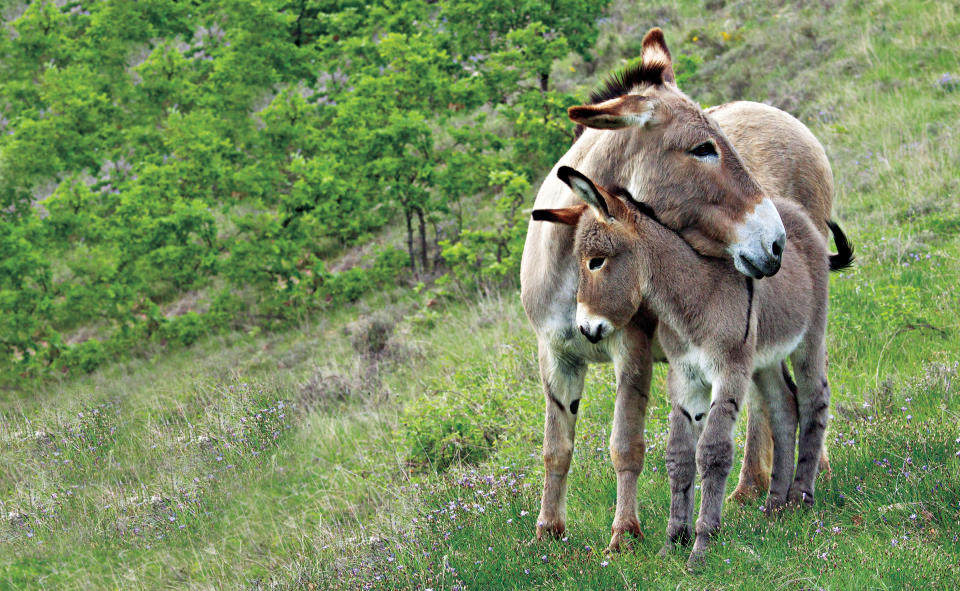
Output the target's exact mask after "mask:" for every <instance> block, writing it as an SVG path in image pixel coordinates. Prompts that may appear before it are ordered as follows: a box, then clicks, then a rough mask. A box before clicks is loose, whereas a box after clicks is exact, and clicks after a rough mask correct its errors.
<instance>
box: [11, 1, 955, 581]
mask: <svg viewBox="0 0 960 591" xmlns="http://www.w3.org/2000/svg"><path fill="white" fill-rule="evenodd" d="M678 6H679V7H678V8H660V7H656V6H653V5H651V4H649V3H646V2H643V3H639V5H637V6H634V5H633V4H632V3H615V4H614V5H613V7H612V8H611V9H610V12H609V14H606V15H604V16H603V17H602V20H601V34H600V39H599V41H598V42H597V46H596V49H595V58H594V59H593V60H591V61H589V62H588V61H584V60H583V58H582V57H579V56H574V55H571V56H568V57H567V58H565V59H562V60H560V61H558V62H557V63H555V64H554V70H553V74H552V76H553V79H555V80H556V84H557V86H558V88H560V89H561V90H564V91H567V92H571V93H574V94H577V95H579V96H581V97H584V96H585V95H586V93H587V91H588V89H589V88H590V87H591V86H592V85H593V84H594V83H596V82H597V80H599V78H601V77H602V76H604V75H606V73H607V72H609V71H610V70H611V69H612V68H615V67H618V66H619V65H620V64H622V63H623V61H624V60H627V59H630V58H633V57H635V55H636V53H637V49H638V46H639V41H640V38H641V37H642V35H643V33H644V32H645V31H646V29H647V28H648V27H649V26H653V25H659V26H662V27H663V28H664V30H665V32H666V36H667V41H668V43H669V44H670V46H671V49H672V50H673V52H674V54H675V56H677V62H678V66H679V67H678V70H680V72H679V74H680V79H681V84H682V85H683V88H684V89H685V90H686V91H687V92H688V94H690V95H691V96H692V97H693V98H694V99H696V100H699V101H701V102H702V103H704V104H705V105H708V104H717V103H720V102H723V101H726V100H733V99H752V100H760V101H767V102H770V103H772V104H775V105H777V106H781V107H783V108H786V109H788V110H790V111H791V112H793V113H794V114H796V115H797V116H799V117H801V118H802V120H803V121H804V122H805V123H806V124H807V125H809V126H810V128H811V129H812V130H813V132H814V134H815V135H816V136H817V137H818V138H820V139H821V141H822V142H823V143H824V145H825V146H826V148H827V152H828V154H829V156H830V158H831V162H832V164H833V167H834V173H835V175H836V179H837V198H836V207H835V217H836V218H837V219H838V221H839V222H840V223H841V225H842V226H843V227H844V229H845V230H846V232H847V234H848V236H849V237H850V239H851V241H852V242H853V243H854V245H855V247H856V249H857V265H856V267H855V268H854V269H853V270H852V271H851V272H845V273H843V274H837V275H835V276H833V278H832V280H831V311H830V325H829V329H828V330H829V335H828V347H829V360H830V367H829V371H830V378H831V385H832V391H833V395H834V398H833V403H832V416H833V418H832V422H831V424H830V427H829V430H828V440H827V445H828V446H829V450H830V455H831V462H832V467H833V475H832V478H830V479H829V480H828V479H825V478H823V477H821V478H820V480H819V482H818V489H817V495H818V499H817V506H816V508H815V509H814V510H811V511H806V512H796V513H789V514H786V515H783V516H781V517H779V518H776V519H772V520H771V519H768V518H767V517H766V516H764V515H763V514H762V513H761V512H760V511H759V503H753V504H748V505H745V506H743V507H740V506H737V505H735V504H728V505H726V506H725V508H724V526H723V528H722V532H721V534H720V537H719V539H718V542H717V545H716V547H715V549H714V550H713V551H712V552H711V554H710V555H709V558H708V560H707V565H706V568H705V569H704V570H703V572H701V573H699V574H696V575H691V574H688V573H686V571H685V570H684V568H683V566H684V558H685V557H684V556H682V555H681V554H677V555H676V556H674V557H671V558H669V559H667V560H662V559H659V558H657V556H656V552H657V551H658V550H659V549H660V546H661V545H662V541H663V535H664V534H663V532H664V529H665V525H666V519H667V512H668V499H669V488H668V482H667V476H666V474H665V470H664V461H663V449H664V447H665V442H666V427H667V421H666V416H667V412H668V405H667V404H666V402H665V399H664V392H665V388H664V375H665V372H664V371H663V369H664V368H662V367H660V368H658V370H657V374H656V377H655V379H654V384H653V397H652V399H651V404H650V410H649V422H648V433H647V443H648V456H647V464H646V468H645V470H644V472H643V474H642V475H641V478H640V483H639V495H638V496H639V499H640V509H639V514H640V522H641V525H642V527H643V531H644V533H645V534H646V537H645V538H644V539H643V540H642V541H638V542H637V543H636V544H635V546H634V549H633V551H630V552H626V553H623V554H621V555H617V556H604V555H603V554H602V553H601V552H600V549H602V548H603V547H604V546H605V545H606V542H607V540H608V536H609V526H610V522H611V520H612V515H613V505H614V501H615V493H616V487H615V478H614V475H613V471H612V468H611V466H610V461H609V458H608V454H607V451H606V440H607V437H608V436H609V426H610V421H611V418H612V411H613V397H614V388H613V383H612V382H613V376H612V371H611V368H610V367H608V366H597V367H595V368H593V369H592V370H591V371H590V373H589V375H588V379H587V385H586V389H585V396H584V401H583V404H582V406H581V408H582V411H581V413H580V414H581V418H580V421H579V424H578V433H577V449H576V452H575V457H574V466H573V471H572V474H571V481H570V492H569V501H568V535H567V537H566V538H564V539H563V540H561V541H555V542H547V543H539V542H536V541H534V540H533V539H532V538H533V532H534V520H535V518H536V515H537V510H538V503H539V490H540V486H541V484H542V467H541V464H540V460H539V451H540V437H541V430H542V412H543V411H542V404H543V403H542V394H541V393H540V385H539V380H538V377H537V371H536V346H535V342H534V338H533V335H532V333H531V332H530V330H529V328H528V326H527V322H526V319H525V317H524V315H523V311H522V309H521V307H520V304H519V297H518V294H517V293H516V292H514V291H503V292H492V293H488V294H485V295H482V296H481V295H478V296H476V297H473V298H467V299H457V298H448V297H440V296H439V295H438V294H437V293H436V292H432V291H430V290H429V289H427V290H426V291H423V292H421V293H414V292H411V291H408V290H403V289H397V290H394V291H390V290H388V291H385V292H382V293H375V294H371V295H368V296H366V298H365V299H363V300H362V301H361V302H360V303H359V304H357V305H355V306H354V307H350V308H342V309H332V310H330V311H328V312H327V313H326V314H325V315H324V316H313V317H307V318H305V319H304V320H303V321H302V322H301V323H300V325H299V326H298V327H296V328H295V329H291V330H289V331H287V332H283V333H260V332H259V331H258V330H256V329H254V330H251V331H249V332H232V333H229V332H228V333H225V334H224V335H222V336H219V337H208V338H204V339H201V340H200V341H198V342H197V343H196V344H195V345H193V346H192V347H190V348H189V349H184V350H179V351H172V352H170V351H167V350H161V349H159V348H158V349H157V351H156V354H154V355H149V354H148V355H144V356H142V357H138V358H136V359H134V360H132V361H125V362H122V363H112V364H107V365H105V366H103V367H101V368H100V369H98V370H97V371H96V372H94V373H92V374H89V375H85V376H79V377H70V378H69V379H64V381H61V382H57V383H48V384H46V385H43V386H37V387H35V388H30V389H24V390H20V391H4V392H3V393H2V394H0V517H2V520H0V588H12V589H20V588H24V589H33V588H50V589H87V588H122V589H128V588H131V589H138V588H144V589H153V588H193V589H213V588H252V589H258V588H306V589H326V588H343V589H354V588H384V589H392V588H421V589H427V588H431V589H436V590H439V589H455V588H460V589H501V588H502V589H534V588H542V589H557V588H563V589H581V588H583V589H589V588H611V589H614V588H616V589H621V588H640V589H645V588H650V589H658V588H664V587H668V586H669V587H671V588H681V589H694V588H698V589H699V588H711V589H717V588H724V589H770V588H778V589H779V588H787V589H793V588H828V589H863V588H914V589H917V588H924V589H926V588H952V587H956V586H957V585H958V582H960V539H958V535H960V428H958V426H957V425H958V424H960V420H958V419H960V375H958V373H960V354H958V351H960V290H958V289H957V286H958V284H960V198H958V193H960V181H958V178H960V57H958V56H960V51H958V50H960V45H958V42H957V39H958V38H960V14H958V10H957V9H956V8H955V7H953V6H952V5H949V4H947V3H934V2H866V1H865V2H845V1H838V2H823V3H817V4H814V5H809V6H808V5H807V3H789V2H786V3H778V4H777V5H775V6H771V7H769V8H758V7H756V6H752V5H751V3H725V2H722V1H721V2H715V1H707V2H683V3H680V4H679V5H678ZM680 56H684V57H680ZM532 197H533V196H532V194H530V195H528V196H527V198H528V199H529V202H532ZM738 441H739V442H740V443H742V437H740V438H739V439H738ZM737 468H738V466H735V468H734V469H735V471H736V469H737ZM732 480H733V477H731V484H732Z"/></svg>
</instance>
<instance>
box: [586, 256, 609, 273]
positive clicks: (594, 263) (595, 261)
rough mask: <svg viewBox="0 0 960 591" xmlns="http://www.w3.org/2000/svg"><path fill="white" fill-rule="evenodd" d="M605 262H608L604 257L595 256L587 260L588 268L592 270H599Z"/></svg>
mask: <svg viewBox="0 0 960 591" xmlns="http://www.w3.org/2000/svg"><path fill="white" fill-rule="evenodd" d="M605 262H607V259H605V258H603V257H594V258H592V259H590V260H589V261H588V262H587V268H589V269H590V270H591V271H597V270H599V269H600V267H602V266H603V264H604V263H605Z"/></svg>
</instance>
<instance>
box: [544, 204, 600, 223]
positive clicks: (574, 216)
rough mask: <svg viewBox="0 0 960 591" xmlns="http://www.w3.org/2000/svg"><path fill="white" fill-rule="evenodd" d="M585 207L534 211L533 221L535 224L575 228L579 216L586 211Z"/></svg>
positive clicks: (573, 206) (574, 206)
mask: <svg viewBox="0 0 960 591" xmlns="http://www.w3.org/2000/svg"><path fill="white" fill-rule="evenodd" d="M586 209H587V206H586V205H582V204H581V205H571V206H570V207H564V208H563V209H534V210H533V220H534V221H536V222H553V223H555V224H563V225H564V226H576V225H577V224H578V223H579V222H580V216H582V215H583V212H584V211H586Z"/></svg>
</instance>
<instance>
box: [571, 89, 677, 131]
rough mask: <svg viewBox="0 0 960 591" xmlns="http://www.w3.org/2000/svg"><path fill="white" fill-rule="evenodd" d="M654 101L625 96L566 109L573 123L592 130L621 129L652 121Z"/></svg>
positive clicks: (637, 96) (647, 98)
mask: <svg viewBox="0 0 960 591" xmlns="http://www.w3.org/2000/svg"><path fill="white" fill-rule="evenodd" d="M657 104H658V101H657V100H656V99H653V98H650V97H646V96H640V95H637V94H627V95H624V96H619V97H617V98H614V99H610V100H608V101H603V102H602V103H598V104H596V105H581V106H579V107H570V108H569V109H567V115H568V116H569V117H570V119H572V120H573V122H574V123H579V124H580V125H583V126H584V127H591V128H593V129H623V128H625V127H643V126H644V125H647V124H648V123H651V122H652V121H653V120H654V117H653V115H654V110H655V108H656V106H657Z"/></svg>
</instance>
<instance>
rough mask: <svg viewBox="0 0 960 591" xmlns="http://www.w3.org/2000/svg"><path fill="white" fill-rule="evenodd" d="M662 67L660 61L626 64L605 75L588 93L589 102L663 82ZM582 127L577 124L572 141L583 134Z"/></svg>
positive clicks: (592, 102)
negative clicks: (597, 85) (598, 84)
mask: <svg viewBox="0 0 960 591" xmlns="http://www.w3.org/2000/svg"><path fill="white" fill-rule="evenodd" d="M664 68H665V65H664V64H663V63H660V62H653V63H651V64H643V63H640V64H636V65H633V66H627V67H626V68H624V69H622V70H620V71H618V72H614V73H612V74H610V75H609V76H607V79H606V80H604V81H603V83H602V84H601V85H600V86H599V87H597V88H595V89H594V90H593V92H591V93H590V102H589V104H591V105H596V104H597V103H602V102H603V101H608V100H610V99H615V98H617V97H618V96H623V95H625V94H629V92H630V91H631V90H633V89H634V88H636V87H638V86H648V85H650V86H655V85H657V84H663V70H664ZM583 129H584V127H583V126H582V125H579V124H578V125H577V128H576V129H575V130H574V134H573V141H577V140H578V139H580V135H581V134H583Z"/></svg>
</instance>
